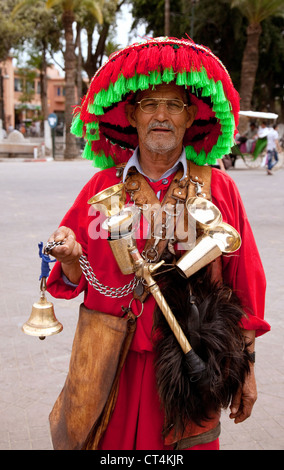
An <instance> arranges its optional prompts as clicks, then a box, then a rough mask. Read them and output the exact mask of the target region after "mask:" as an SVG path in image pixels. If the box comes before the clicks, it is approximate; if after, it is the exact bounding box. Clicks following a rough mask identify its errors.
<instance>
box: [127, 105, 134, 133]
mask: <svg viewBox="0 0 284 470" xmlns="http://www.w3.org/2000/svg"><path fill="white" fill-rule="evenodd" d="M125 113H126V117H127V119H128V121H129V124H131V126H133V127H136V119H135V105H134V104H130V103H127V104H126V105H125Z"/></svg>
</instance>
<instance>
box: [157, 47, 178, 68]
mask: <svg viewBox="0 0 284 470" xmlns="http://www.w3.org/2000/svg"><path fill="white" fill-rule="evenodd" d="M175 62H176V55H175V51H174V49H173V48H172V47H171V46H164V47H162V48H161V53H160V64H161V65H162V67H163V69H170V68H171V67H172V68H173V69H175Z"/></svg>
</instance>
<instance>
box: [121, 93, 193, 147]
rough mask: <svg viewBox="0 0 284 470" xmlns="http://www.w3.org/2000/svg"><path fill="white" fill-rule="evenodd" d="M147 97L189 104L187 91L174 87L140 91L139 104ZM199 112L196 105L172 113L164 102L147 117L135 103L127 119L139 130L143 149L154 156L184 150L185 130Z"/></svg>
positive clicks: (128, 112)
mask: <svg viewBox="0 0 284 470" xmlns="http://www.w3.org/2000/svg"><path fill="white" fill-rule="evenodd" d="M144 98H160V99H162V98H167V99H178V100H181V101H183V102H184V103H185V104H187V98H186V93H185V90H184V89H183V88H182V87H179V86H177V85H174V84H170V85H158V86H157V87H156V88H155V89H154V90H151V89H150V90H146V91H143V92H140V93H139V94H138V95H137V97H136V102H137V101H141V100H142V99H144ZM196 110H197V109H196V106H189V107H185V108H184V109H183V111H182V112H181V113H180V114H171V113H170V112H169V111H168V109H167V106H166V104H165V103H164V102H163V103H160V104H159V106H158V108H157V110H156V111H155V112H154V113H152V114H147V113H145V112H144V111H142V110H141V108H140V106H139V104H135V105H128V106H127V117H128V120H129V122H130V124H131V125H132V126H134V127H136V129H137V133H138V138H139V147H140V149H141V147H142V148H143V147H145V148H147V150H148V151H150V152H153V153H166V152H169V151H172V150H174V149H177V148H180V150H181V149H182V145H183V144H182V142H183V137H184V134H185V131H186V129H188V128H189V127H190V126H191V124H192V122H193V120H194V118H195V115H196Z"/></svg>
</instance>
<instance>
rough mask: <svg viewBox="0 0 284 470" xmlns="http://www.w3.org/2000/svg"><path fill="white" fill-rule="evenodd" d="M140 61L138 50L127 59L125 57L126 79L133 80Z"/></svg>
mask: <svg viewBox="0 0 284 470" xmlns="http://www.w3.org/2000/svg"><path fill="white" fill-rule="evenodd" d="M137 61H138V52H137V50H136V49H132V51H131V52H130V53H129V54H128V55H127V56H126V57H125V56H123V63H122V74H123V76H124V77H125V78H131V77H133V75H134V74H135V68H136V65H137Z"/></svg>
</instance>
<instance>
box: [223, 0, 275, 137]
mask: <svg viewBox="0 0 284 470" xmlns="http://www.w3.org/2000/svg"><path fill="white" fill-rule="evenodd" d="M231 6H232V8H234V7H236V8H238V9H239V10H240V11H241V13H242V14H243V15H244V16H245V17H246V18H247V20H248V27H247V42H246V46H245V50H244V54H243V59H242V70H241V85H240V98H241V109H242V110H244V111H247V110H249V109H251V102H252V95H253V89H254V84H255V78H256V73H257V68H258V59H259V38H260V35H261V32H262V27H261V22H262V21H263V20H265V19H267V18H269V17H270V16H283V15H284V0H231ZM244 126H246V122H245V121H243V122H242V121H241V122H240V126H239V130H240V131H241V132H242V131H243V130H244V129H243V127H244Z"/></svg>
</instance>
